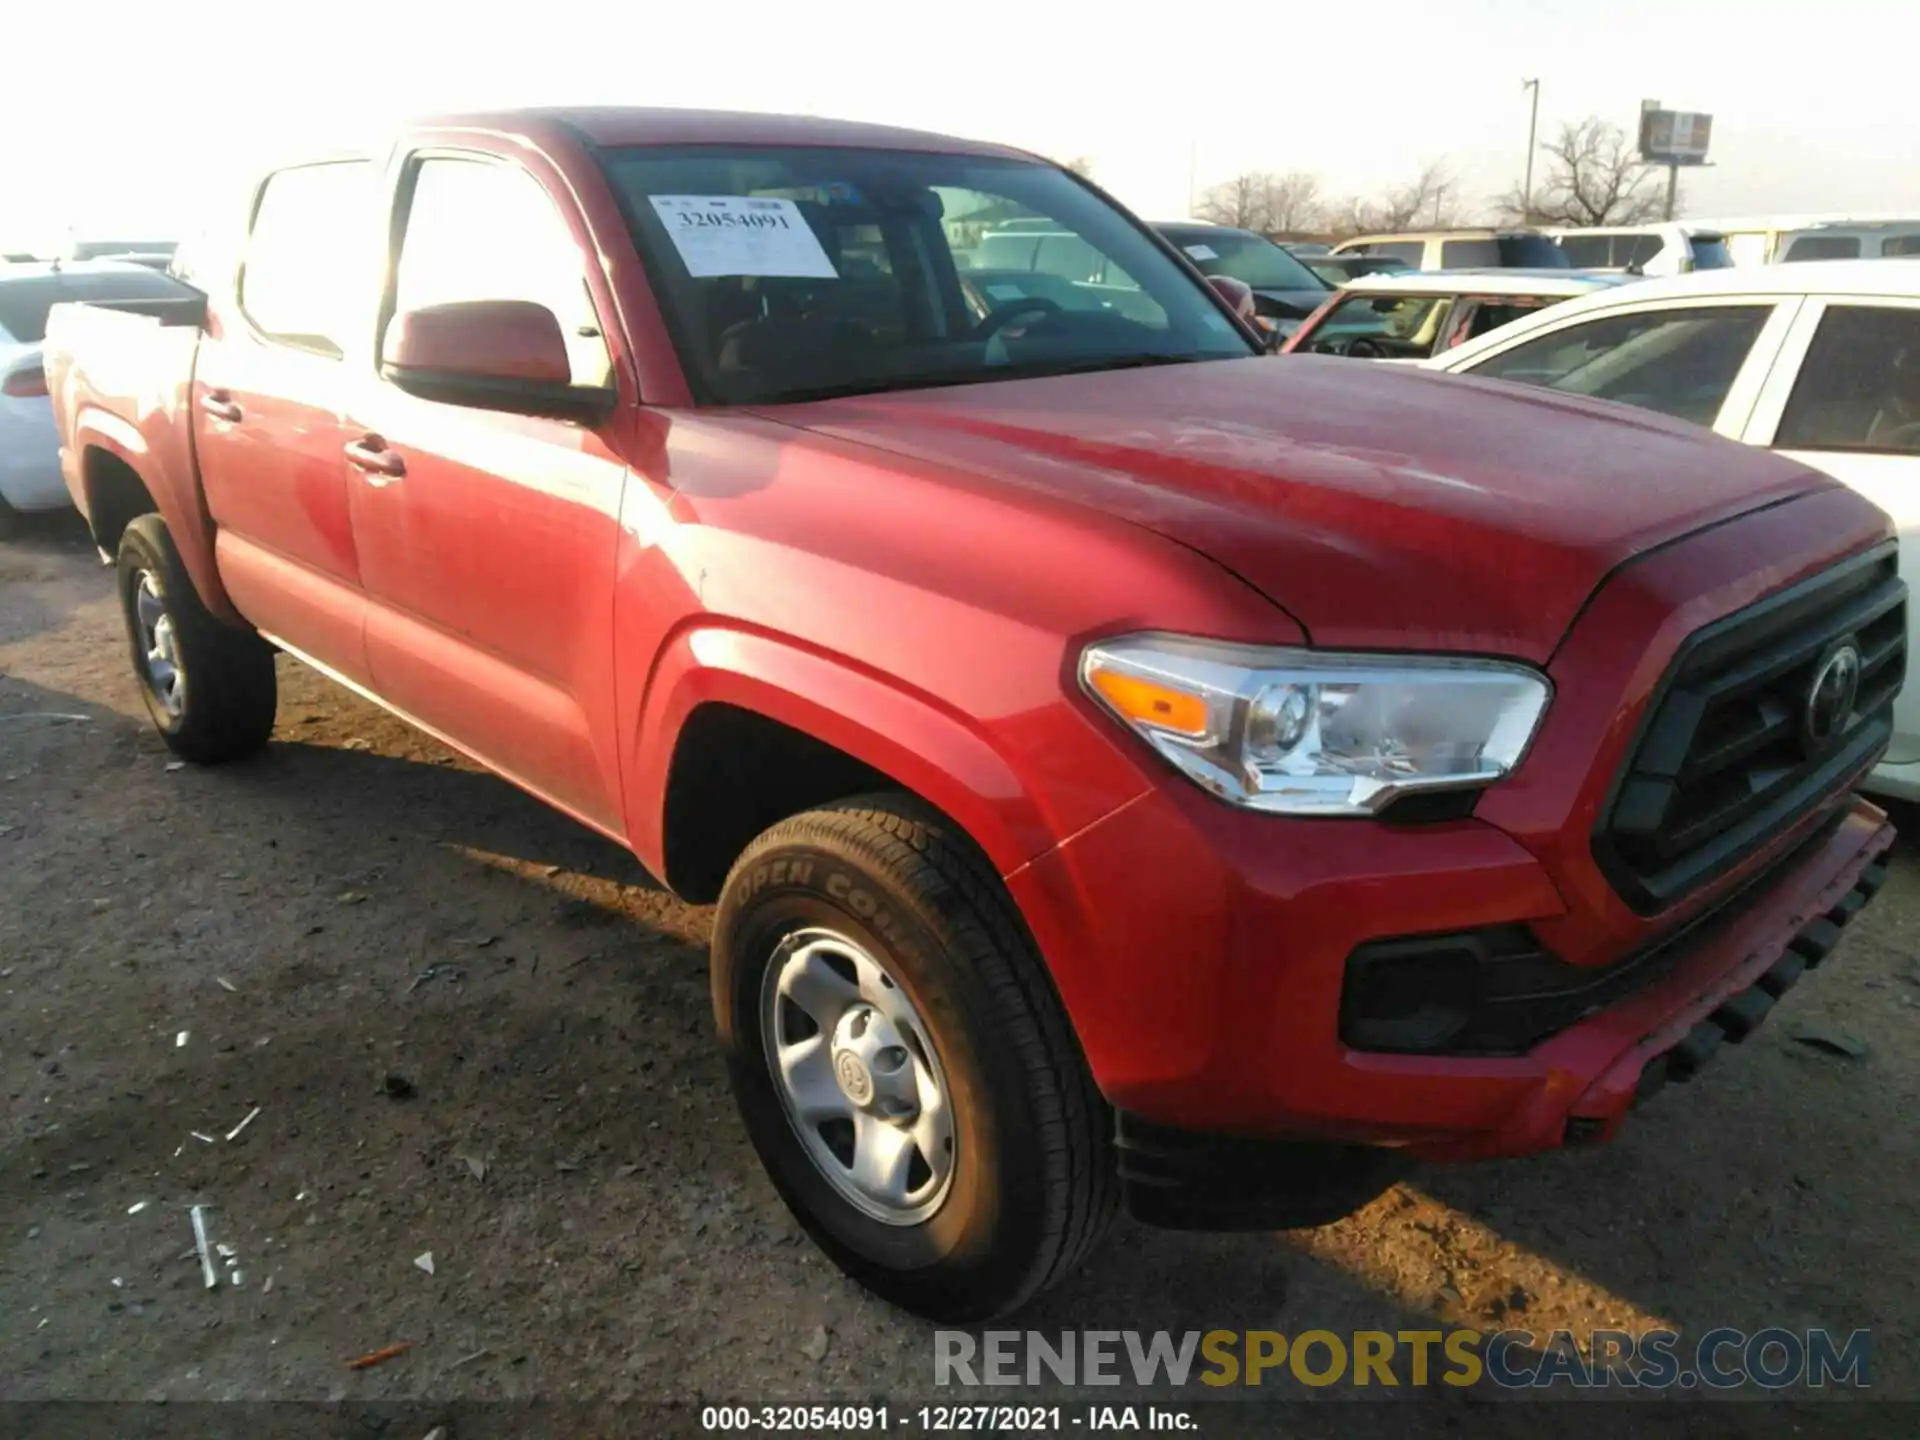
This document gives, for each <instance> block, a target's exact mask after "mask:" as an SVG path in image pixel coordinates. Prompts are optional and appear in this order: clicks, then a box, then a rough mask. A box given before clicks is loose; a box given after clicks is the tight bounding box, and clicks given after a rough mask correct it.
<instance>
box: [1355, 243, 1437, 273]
mask: <svg viewBox="0 0 1920 1440" xmlns="http://www.w3.org/2000/svg"><path fill="white" fill-rule="evenodd" d="M1361 253H1362V254H1364V255H1384V256H1386V257H1387V259H1389V260H1404V261H1405V262H1406V263H1407V264H1409V265H1411V266H1413V268H1414V269H1416V270H1418V269H1419V268H1420V262H1421V260H1422V258H1423V257H1424V256H1425V255H1426V253H1427V244H1426V242H1425V241H1424V240H1381V241H1377V242H1376V243H1374V244H1372V245H1368V246H1365V247H1363V248H1362V250H1361Z"/></svg>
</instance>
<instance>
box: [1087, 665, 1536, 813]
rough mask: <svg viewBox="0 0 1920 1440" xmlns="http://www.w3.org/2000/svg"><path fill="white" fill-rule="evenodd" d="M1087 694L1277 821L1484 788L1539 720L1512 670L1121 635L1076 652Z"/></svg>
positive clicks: (1520, 671)
mask: <svg viewBox="0 0 1920 1440" xmlns="http://www.w3.org/2000/svg"><path fill="white" fill-rule="evenodd" d="M1080 678H1081V682H1082V683H1083V684H1084V685H1085V686H1086V687H1087V690H1088V692H1089V693H1091V694H1092V695H1093V696H1094V698H1096V699H1097V700H1099V701H1100V703H1101V704H1103V705H1104V706H1106V708H1107V709H1109V710H1111V711H1112V712H1113V713H1114V714H1115V715H1117V716H1119V717H1120V719H1122V720H1124V721H1125V722H1126V723H1127V724H1128V725H1129V726H1131V727H1132V728H1133V729H1134V730H1136V731H1138V732H1139V733H1140V735H1141V736H1143V737H1144V738H1145V739H1146V740H1147V742H1148V743H1149V744H1151V745H1152V746H1153V747H1154V748H1155V749H1156V750H1158V751H1159V752H1160V753H1161V754H1162V755H1164V756H1165V757H1166V758H1167V759H1168V760H1170V761H1172V762H1173V763H1174V764H1175V765H1177V766H1178V767H1179V768H1180V769H1181V770H1183V771H1185V772H1186V773H1187V775H1188V776H1189V777H1191V778H1192V779H1194V780H1196V781H1198V782H1199V783H1200V784H1201V785H1204V786H1205V787H1206V788H1207V789H1209V790H1211V791H1213V792H1214V793H1215V794H1216V795H1219V796H1220V797H1222V798H1223V799H1226V800H1231V801H1233V802H1234V803H1235V804H1238V805H1244V806H1247V807H1248V808H1249V809H1254V810H1270V811H1275V812H1277V813H1280V814H1284V815H1376V814H1378V813H1379V812H1380V811H1381V810H1383V809H1385V808H1386V807H1387V806H1388V805H1390V804H1391V803H1392V802H1393V801H1394V800H1396V799H1398V798H1399V797H1400V796H1402V795H1405V794H1408V793H1409V792H1412V791H1417V790H1456V789H1462V788H1467V787H1472V786H1480V785H1487V784H1491V783H1492V782H1493V781H1495V780H1498V779H1499V778H1500V777H1501V776H1503V775H1505V774H1507V773H1508V772H1509V771H1510V770H1512V769H1513V767H1514V766H1516V765H1518V764H1519V763H1520V757H1521V756H1522V755H1524V754H1525V753H1526V749H1527V745H1528V744H1529V742H1531V741H1532V739H1533V734H1534V731H1535V730H1536V729H1538V728H1539V725H1540V717H1541V716H1542V715H1544V714H1545V713H1546V709H1547V700H1548V697H1549V695H1550V694H1551V687H1550V686H1549V685H1548V683H1547V677H1546V676H1544V675H1542V674H1541V673H1540V672H1539V671H1537V670H1531V669H1529V668H1527V667H1526V666H1524V665H1513V664H1507V663H1503V662H1501V661H1497V660H1466V659H1458V660H1456V659H1452V658H1442V657H1437V656H1436V657H1422V656H1399V655H1333V654H1326V653H1323V652H1320V651H1314V650H1278V649H1265V648H1261V647H1257V646H1252V645H1229V644H1224V643H1220V642H1214V641H1205V640H1190V639H1186V638H1184V637H1181V636H1177V635H1131V636H1127V637H1125V638H1123V639H1119V640H1109V641H1104V642H1102V643H1101V644H1098V645H1093V646H1089V647H1088V648H1087V650H1086V651H1085V652H1084V653H1083V654H1082V655H1081V657H1080Z"/></svg>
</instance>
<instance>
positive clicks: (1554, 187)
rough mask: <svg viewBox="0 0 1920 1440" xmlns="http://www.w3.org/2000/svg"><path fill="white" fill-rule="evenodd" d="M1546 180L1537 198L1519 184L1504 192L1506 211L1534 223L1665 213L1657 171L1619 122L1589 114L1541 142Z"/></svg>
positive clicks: (1626, 219) (1632, 221)
mask: <svg viewBox="0 0 1920 1440" xmlns="http://www.w3.org/2000/svg"><path fill="white" fill-rule="evenodd" d="M1540 148H1541V150H1543V151H1544V152H1546V155H1547V173H1546V178H1545V180H1544V181H1543V182H1542V183H1541V184H1539V185H1537V186H1536V187H1535V188H1534V192H1533V203H1532V205H1531V206H1529V205H1528V204H1527V203H1526V201H1527V197H1525V196H1523V195H1522V194H1520V191H1519V187H1517V186H1516V187H1515V188H1514V189H1513V190H1511V191H1509V192H1508V193H1507V194H1506V195H1504V196H1502V197H1501V199H1500V201H1499V205H1500V211H1501V213H1502V214H1503V215H1508V216H1511V217H1512V218H1514V219H1516V220H1523V221H1526V222H1527V223H1529V224H1534V225H1636V224H1639V223H1640V222H1641V221H1644V220H1657V219H1659V218H1660V215H1661V213H1662V210H1663V208H1664V206H1665V196H1664V195H1663V194H1662V191H1661V186H1660V181H1659V175H1658V173H1657V171H1656V170H1655V169H1654V168H1653V167H1652V166H1649V165H1647V164H1645V163H1644V162H1643V161H1642V160H1641V159H1640V157H1639V156H1638V155H1637V154H1635V153H1634V150H1633V147H1632V146H1631V145H1630V144H1629V143H1628V140H1627V137H1626V134H1625V132H1624V131H1622V130H1621V129H1620V127H1619V126H1618V125H1615V124H1612V123H1611V122H1609V121H1606V120H1602V119H1601V118H1600V117H1599V116H1597V115H1589V116H1588V117H1587V118H1586V119H1585V120H1581V121H1578V122H1571V121H1570V122H1567V123H1565V124H1562V125H1561V127H1560V133H1559V134H1558V135H1557V136H1555V137H1554V138H1553V139H1552V140H1549V141H1547V142H1546V143H1545V144H1544V145H1542V146H1541V147H1540Z"/></svg>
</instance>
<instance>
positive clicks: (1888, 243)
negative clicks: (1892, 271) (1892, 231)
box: [1880, 235, 1920, 255]
mask: <svg viewBox="0 0 1920 1440" xmlns="http://www.w3.org/2000/svg"><path fill="white" fill-rule="evenodd" d="M1880 253H1881V254H1882V255H1920V235H1889V236H1888V237H1887V238H1886V239H1885V240H1883V241H1882V242H1881V243H1880Z"/></svg>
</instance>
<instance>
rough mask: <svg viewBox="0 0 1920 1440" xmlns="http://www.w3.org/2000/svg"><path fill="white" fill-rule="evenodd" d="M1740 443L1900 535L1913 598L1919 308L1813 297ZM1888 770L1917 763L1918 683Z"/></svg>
mask: <svg viewBox="0 0 1920 1440" xmlns="http://www.w3.org/2000/svg"><path fill="white" fill-rule="evenodd" d="M1746 439H1747V440H1748V441H1750V442H1751V443H1753V444H1755V445H1767V446H1770V447H1772V448H1773V449H1775V450H1778V451H1780V452H1781V453H1782V454H1785V455H1791V456H1792V457H1793V458H1794V459H1796V460H1800V461H1804V462H1805V463H1806V464H1808V465H1811V466H1813V467H1814V468H1815V469H1816V470H1824V471H1826V472H1827V473H1828V474H1829V475H1831V476H1833V477H1834V478H1835V479H1837V480H1840V481H1842V482H1844V483H1845V484H1846V485H1847V486H1848V487H1849V488H1850V489H1853V490H1857V491H1858V492H1859V493H1860V494H1862V495H1864V496H1866V497H1867V498H1868V499H1869V500H1871V501H1873V503H1874V504H1876V505H1878V506H1879V507H1880V508H1881V509H1882V510H1885V511H1886V512H1887V514H1889V515H1891V516H1892V517H1893V523H1894V525H1895V526H1896V528H1898V530H1899V532H1900V578H1901V579H1903V580H1905V581H1906V582H1907V585H1908V586H1909V587H1910V588H1911V589H1913V590H1914V591H1915V592H1916V593H1920V534H1916V533H1915V532H1916V531H1920V301H1917V300H1902V299H1893V298H1886V299H1881V298H1878V297H1875V298H1870V299H1852V298H1849V299H1846V300H1839V299H1828V300H1821V299H1813V300H1809V301H1807V303H1806V305H1805V306H1804V307H1803V309H1802V311H1801V313H1800V316H1799V319H1798V321H1797V322H1796V323H1795V325H1794V327H1793V330H1792V333H1791V334H1790V335H1789V336H1788V337H1787V341H1786V344H1785V345H1784V346H1783V347H1782V349H1781V352H1780V360H1779V363H1778V364H1776V365H1775V366H1774V370H1773V374H1772V376H1771V377H1770V378H1769V380H1768V382H1767V386H1766V389H1765V391H1764V392H1763V393H1762V395H1761V397H1760V401H1759V403H1758V404H1757V405H1756V406H1755V407H1754V412H1753V418H1752V421H1751V423H1750V424H1749V425H1748V427H1747V432H1746ZM1893 721H1894V726H1893V728H1894V737H1893V744H1892V746H1891V747H1890V748H1889V749H1888V751H1887V759H1888V760H1889V761H1890V762H1892V763H1894V764H1902V763H1905V762H1909V761H1913V760H1920V685H1915V684H1913V683H1911V682H1909V683H1908V685H1907V687H1906V689H1905V690H1903V691H1902V692H1901V694H1900V698H1899V699H1898V700H1896V701H1895V702H1894V712H1893Z"/></svg>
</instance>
